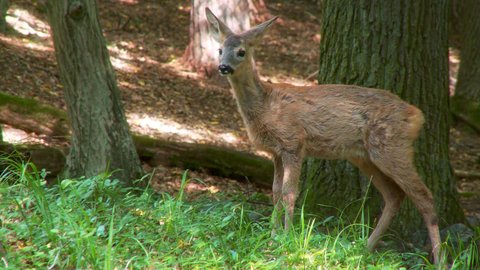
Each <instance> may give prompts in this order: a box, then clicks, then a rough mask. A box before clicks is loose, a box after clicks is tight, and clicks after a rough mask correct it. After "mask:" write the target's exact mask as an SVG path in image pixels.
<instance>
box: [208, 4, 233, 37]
mask: <svg viewBox="0 0 480 270" xmlns="http://www.w3.org/2000/svg"><path fill="white" fill-rule="evenodd" d="M205 15H206V16H207V21H208V29H209V31H210V34H211V35H212V36H213V38H214V39H215V40H216V41H217V42H218V43H223V41H224V40H225V38H226V37H227V36H230V35H232V34H233V32H232V30H230V28H228V26H227V25H226V24H224V23H223V22H222V21H221V20H220V19H218V18H217V17H216V16H215V15H214V14H213V12H212V11H211V10H210V9H209V8H208V7H207V8H205Z"/></svg>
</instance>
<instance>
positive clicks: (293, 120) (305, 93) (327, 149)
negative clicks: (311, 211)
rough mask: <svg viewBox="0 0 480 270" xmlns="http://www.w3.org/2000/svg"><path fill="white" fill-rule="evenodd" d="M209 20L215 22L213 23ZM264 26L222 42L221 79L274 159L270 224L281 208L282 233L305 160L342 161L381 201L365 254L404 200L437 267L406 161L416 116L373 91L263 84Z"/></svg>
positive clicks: (430, 211) (429, 206)
mask: <svg viewBox="0 0 480 270" xmlns="http://www.w3.org/2000/svg"><path fill="white" fill-rule="evenodd" d="M207 14H208V11H207ZM211 15H213V14H211ZM210 20H218V19H216V17H214V16H213V17H209V21H210ZM271 22H273V20H270V21H268V22H266V23H264V24H262V25H259V26H257V27H255V28H254V29H253V30H250V31H247V32H246V33H243V34H241V35H234V34H231V35H230V36H227V37H226V40H225V41H224V42H223V46H222V50H223V55H222V56H221V57H220V63H221V65H228V66H229V67H231V68H232V70H234V71H233V74H229V76H228V80H229V82H230V84H231V86H232V89H233V94H234V96H235V99H236V101H237V104H238V108H239V111H240V113H241V115H242V118H243V120H244V123H245V126H246V128H247V132H248V136H249V138H250V140H251V141H252V143H254V144H255V146H257V147H258V148H261V149H263V150H265V151H268V152H270V153H271V154H272V156H273V161H274V165H275V173H274V181H273V202H274V205H275V211H274V214H275V216H276V218H275V219H276V222H277V223H278V224H280V223H281V221H280V218H279V217H280V216H281V214H280V213H281V212H283V209H284V207H285V209H286V211H285V220H284V223H285V228H288V227H289V226H290V224H291V222H292V217H293V212H294V206H295V200H296V198H297V195H298V186H299V176H300V170H301V165H302V161H303V160H304V158H305V157H306V156H313V157H317V158H321V159H344V160H348V161H350V162H351V163H352V164H354V165H355V166H357V167H358V168H359V169H360V170H361V171H362V172H363V173H364V174H365V175H366V176H368V177H370V178H371V179H372V183H373V184H374V186H375V187H376V188H377V189H378V190H379V191H380V193H381V194H382V196H383V199H384V201H385V207H384V209H383V212H382V215H381V217H380V219H379V221H378V224H377V226H376V228H375V230H374V231H373V233H372V235H371V236H370V238H369V239H368V248H369V249H370V250H372V249H374V248H375V246H376V244H377V243H378V241H379V240H380V238H381V236H382V235H383V234H384V233H385V231H386V230H387V228H388V226H389V225H390V223H391V221H392V219H393V217H394V216H395V214H396V213H397V212H398V210H399V208H400V204H401V203H402V201H403V199H404V198H405V196H407V197H409V198H410V199H411V200H412V201H413V202H414V204H415V205H416V207H417V208H418V210H419V211H420V213H421V214H422V215H423V218H424V220H425V224H426V226H427V228H428V232H429V236H430V240H431V242H432V246H433V255H434V260H435V262H438V261H439V255H440V250H439V248H440V244H441V243H440V235H439V230H438V225H437V216H436V213H435V208H434V204H433V196H432V194H431V192H430V190H429V189H428V188H427V187H426V186H425V184H424V183H423V182H422V181H421V179H420V177H419V175H418V173H417V170H416V168H415V165H414V160H413V159H414V148H413V143H414V141H415V140H416V139H417V137H418V134H419V131H420V130H421V128H422V125H423V122H424V118H423V114H422V112H421V111H420V110H419V109H418V108H416V107H415V106H413V105H410V104H408V103H406V102H404V101H402V100H401V99H400V98H399V97H398V96H396V95H394V94H392V93H390V92H388V91H385V90H380V89H372V88H365V87H360V86H355V85H318V86H293V85H289V84H269V83H262V82H261V81H260V79H259V77H258V74H257V72H256V70H255V64H254V61H253V57H252V51H251V50H252V49H251V47H250V46H249V45H250V44H249V40H250V39H252V40H256V39H258V35H259V33H260V34H261V33H262V32H263V31H264V30H265V29H266V28H268V26H269V25H270V24H271ZM231 44H235V45H231ZM239 47H242V49H246V50H247V55H246V57H245V59H244V60H242V59H239V58H238V57H236V56H235V54H236V50H238V48H239Z"/></svg>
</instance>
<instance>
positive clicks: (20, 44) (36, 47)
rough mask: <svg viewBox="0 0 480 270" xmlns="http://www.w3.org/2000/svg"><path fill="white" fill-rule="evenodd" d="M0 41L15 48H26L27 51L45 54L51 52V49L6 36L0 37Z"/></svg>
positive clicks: (29, 41) (26, 40)
mask: <svg viewBox="0 0 480 270" xmlns="http://www.w3.org/2000/svg"><path fill="white" fill-rule="evenodd" d="M0 41H2V42H4V43H6V44H9V45H13V46H16V47H22V48H28V49H32V50H36V51H42V52H47V51H48V52H53V48H52V47H49V46H44V45H41V44H38V43H34V42H32V41H31V40H28V39H19V38H12V37H7V36H0Z"/></svg>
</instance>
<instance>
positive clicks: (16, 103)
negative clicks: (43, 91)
mask: <svg viewBox="0 0 480 270" xmlns="http://www.w3.org/2000/svg"><path fill="white" fill-rule="evenodd" d="M0 106H9V108H10V109H11V110H12V111H14V112H18V113H21V114H23V115H29V116H32V115H47V116H49V117H50V116H54V117H55V118H58V119H61V120H67V119H68V117H67V114H66V113H65V112H64V111H61V110H59V109H56V108H53V107H50V106H46V105H42V104H40V103H39V102H38V101H36V100H34V99H30V98H22V97H16V96H12V95H7V94H5V93H0Z"/></svg>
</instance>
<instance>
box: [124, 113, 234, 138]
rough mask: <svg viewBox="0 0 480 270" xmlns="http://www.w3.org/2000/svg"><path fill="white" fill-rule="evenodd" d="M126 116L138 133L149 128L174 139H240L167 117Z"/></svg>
mask: <svg viewBox="0 0 480 270" xmlns="http://www.w3.org/2000/svg"><path fill="white" fill-rule="evenodd" d="M127 118H128V122H129V123H130V126H131V127H132V130H134V131H136V132H140V133H145V130H151V131H153V133H155V134H154V135H155V136H160V137H166V138H168V137H171V136H173V137H174V138H175V140H179V141H183V142H210V143H216V142H218V141H220V142H223V143H225V144H238V143H240V139H239V138H238V137H237V136H235V135H234V134H232V133H217V132H214V131H211V130H208V129H205V128H200V127H198V128H196V127H189V126H186V125H182V124H180V123H178V122H175V121H172V120H169V119H164V118H157V117H151V116H148V115H140V114H135V113H132V114H129V115H128V116H127Z"/></svg>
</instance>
